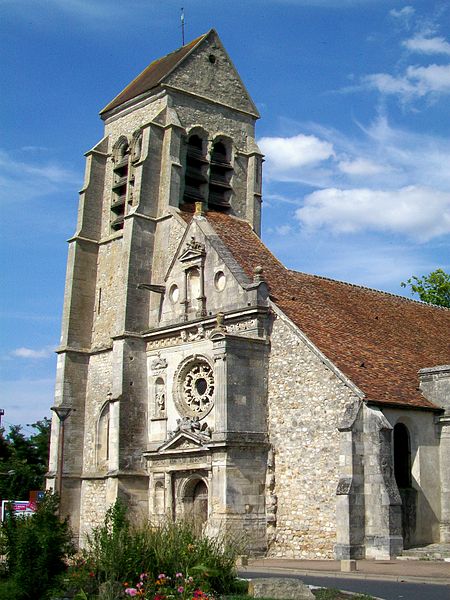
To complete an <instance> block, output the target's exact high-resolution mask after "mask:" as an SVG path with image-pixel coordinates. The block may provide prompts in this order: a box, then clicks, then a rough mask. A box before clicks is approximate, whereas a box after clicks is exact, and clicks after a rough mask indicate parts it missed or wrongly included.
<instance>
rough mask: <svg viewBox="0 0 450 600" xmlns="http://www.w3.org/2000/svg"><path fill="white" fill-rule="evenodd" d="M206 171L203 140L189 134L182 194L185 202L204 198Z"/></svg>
mask: <svg viewBox="0 0 450 600" xmlns="http://www.w3.org/2000/svg"><path fill="white" fill-rule="evenodd" d="M207 173H208V160H207V158H206V156H205V151H204V142H203V140H202V139H201V138H200V137H199V136H198V135H191V136H190V137H189V139H188V143H187V153H186V174H185V180H184V196H183V202H184V203H185V204H192V203H194V202H201V201H204V200H205V199H206V184H207V183H208V177H207Z"/></svg>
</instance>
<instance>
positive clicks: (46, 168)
mask: <svg viewBox="0 0 450 600" xmlns="http://www.w3.org/2000/svg"><path fill="white" fill-rule="evenodd" d="M181 6H183V7H184V10H185V15H186V17H185V18H186V21H185V23H186V41H189V40H191V39H193V38H195V37H197V36H198V35H200V34H202V33H204V32H206V31H208V30H209V29H210V28H211V27H214V28H216V29H217V31H218V33H219V35H220V37H221V39H222V41H223V43H224V45H225V47H226V49H227V50H228V52H229V54H230V56H231V58H232V60H233V62H234V63H235V65H236V67H237V69H238V71H239V73H240V75H241V77H242V79H243V81H244V83H245V84H246V86H247V88H248V90H249V92H250V94H251V96H252V98H253V99H254V101H255V102H256V104H257V106H258V108H259V110H260V112H261V117H262V118H261V120H260V121H259V123H258V129H257V132H258V135H257V137H258V140H259V143H260V146H261V148H262V150H263V151H264V153H265V155H266V162H265V178H264V205H263V206H264V208H263V211H264V212H263V239H264V241H265V242H266V244H267V245H268V246H269V247H270V248H271V249H272V251H273V252H274V253H275V254H276V255H277V256H278V257H279V258H280V259H281V260H283V262H284V263H285V264H286V265H287V266H289V267H291V268H293V269H297V270H300V271H306V272H311V273H316V274H321V275H325V276H328V277H333V278H336V279H342V280H345V281H350V282H353V283H356V284H362V285H367V286H370V287H375V288H378V289H382V290H386V291H390V292H393V293H400V294H407V292H406V291H405V290H404V289H402V288H401V287H400V285H399V284H400V282H401V281H404V280H405V279H407V278H408V277H410V276H411V275H412V274H415V275H421V274H424V273H428V272H430V271H431V270H434V269H435V268H437V267H442V268H444V269H446V270H449V269H450V256H449V254H450V253H449V246H450V118H449V110H448V106H449V96H450V30H449V29H450V26H449V24H450V2H449V1H436V2H434V1H432V0H422V1H417V2H414V1H411V2H397V1H396V0H392V1H389V0H386V1H384V0H236V1H234V0H227V1H219V0H177V1H173V0H164V1H163V0H158V1H154V0H145V1H144V0H126V1H124V0H121V1H113V0H0V23H1V24H0V49H1V56H2V59H1V70H0V82H1V94H0V108H1V115H2V118H1V120H0V181H1V184H2V185H1V188H0V189H1V202H2V205H3V209H2V217H3V218H2V223H1V226H0V230H1V256H2V258H3V261H2V286H1V307H0V318H1V324H0V327H1V333H2V335H1V345H0V368H1V381H0V390H1V399H0V408H4V409H5V417H4V423H5V424H6V425H7V424H9V423H22V424H24V425H25V429H27V428H26V424H27V423H31V422H33V421H35V420H36V419H39V418H42V417H43V416H44V415H48V414H49V413H50V411H49V407H50V406H51V405H52V404H53V388H54V377H55V355H54V352H53V351H54V348H56V347H57V345H58V340H59V331H60V318H61V310H62V300H63V291H64V277H65V263H66V255H67V245H66V243H65V240H67V239H68V238H69V237H70V236H71V235H72V234H73V232H74V230H75V222H76V212H77V204H78V190H79V189H80V188H81V184H82V180H83V173H84V158H83V153H84V152H85V151H87V150H88V149H89V148H91V147H92V146H93V145H94V144H95V143H96V142H97V141H98V140H99V139H100V138H101V137H102V122H101V120H100V119H99V117H98V112H99V111H100V110H101V109H102V108H103V107H104V106H105V105H106V104H107V103H108V102H109V101H110V100H111V99H112V98H113V97H114V96H116V95H117V93H118V92H120V91H121V90H122V89H123V88H124V87H125V86H126V85H127V84H128V83H129V82H130V81H131V80H132V79H133V78H134V77H135V76H136V75H137V74H138V73H139V72H140V71H142V70H143V69H144V68H145V67H146V66H147V65H148V64H149V63H150V62H151V61H152V60H153V59H155V58H157V57H159V56H163V55H164V54H166V53H168V52H170V51H172V50H174V49H176V48H177V47H179V46H180V45H181V29H180V8H181Z"/></svg>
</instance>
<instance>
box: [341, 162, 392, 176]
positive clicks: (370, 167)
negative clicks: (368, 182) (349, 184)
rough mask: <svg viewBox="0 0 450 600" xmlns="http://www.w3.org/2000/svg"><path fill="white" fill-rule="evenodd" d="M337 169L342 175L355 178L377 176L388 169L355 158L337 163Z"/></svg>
mask: <svg viewBox="0 0 450 600" xmlns="http://www.w3.org/2000/svg"><path fill="white" fill-rule="evenodd" d="M338 168H339V170H340V171H342V173H346V174H347V175H355V176H357V177H365V176H367V175H378V174H379V173H383V172H385V171H386V170H389V167H385V166H383V165H380V164H378V163H375V162H373V161H372V160H370V159H367V158H355V159H353V160H341V161H340V162H339V163H338Z"/></svg>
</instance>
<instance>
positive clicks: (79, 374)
mask: <svg viewBox="0 0 450 600" xmlns="http://www.w3.org/2000/svg"><path fill="white" fill-rule="evenodd" d="M100 116H101V118H102V120H103V121H104V125H105V131H104V137H103V138H102V139H101V140H100V141H99V142H98V143H97V144H96V145H95V146H94V147H93V148H92V149H91V150H90V151H88V152H87V153H86V173H85V180H84V185H83V188H82V190H81V192H80V202H79V212H78V223H77V227H76V232H75V234H74V236H73V237H72V238H71V239H70V240H69V254H68V263H67V275H66V289H65V299H64V309H63V321H62V333H61V340H60V347H59V349H58V366H57V381H56V393H55V407H60V406H62V407H68V408H70V409H71V412H70V416H69V418H67V419H66V420H65V422H64V429H63V430H64V431H65V436H64V440H62V436H61V431H62V428H61V423H60V422H59V421H58V417H57V414H54V421H53V424H52V439H51V450H50V465H49V475H48V487H53V488H54V489H61V512H62V514H67V515H70V517H71V522H72V527H73V529H74V531H75V532H77V533H79V534H80V536H81V537H82V535H83V533H84V532H85V531H86V530H88V529H89V527H90V526H92V525H93V524H96V523H98V522H100V521H101V519H102V518H103V515H104V512H105V510H106V508H107V506H108V505H109V504H110V503H112V502H113V501H114V500H115V499H116V498H117V497H120V496H124V497H126V498H127V500H128V501H129V503H130V504H131V505H132V506H133V507H134V510H135V511H136V512H137V513H140V514H143V515H147V514H148V511H149V503H148V487H149V481H148V479H149V475H148V473H147V471H146V469H145V464H144V463H145V461H144V460H143V450H145V449H146V448H147V445H148V438H149V433H148V398H149V393H150V392H149V389H148V385H149V383H148V382H149V377H150V375H151V374H149V373H148V361H147V355H146V351H147V345H146V340H145V335H144V334H145V332H146V331H148V330H149V329H151V328H154V327H157V326H158V322H159V321H158V318H159V317H158V307H159V306H160V304H161V295H162V294H163V293H164V288H163V285H162V284H163V282H164V277H165V274H166V272H167V270H168V269H169V266H170V263H171V261H172V259H173V256H174V254H175V252H176V251H177V248H179V246H180V243H181V240H182V238H183V235H184V233H185V230H186V222H187V220H186V219H187V216H188V215H190V214H191V215H192V213H193V212H194V206H195V203H196V202H201V203H202V206H203V207H204V209H205V210H210V211H215V212H218V213H226V214H229V215H235V216H236V217H239V218H241V219H243V220H245V221H247V222H248V223H249V224H250V225H251V227H252V228H253V230H254V231H255V232H256V233H257V234H259V232H260V220H261V164H262V155H261V153H260V151H259V149H258V146H257V144H256V142H255V121H256V120H257V119H258V118H259V115H258V111H257V109H256V107H255V105H254V103H253V101H252V100H251V98H250V96H249V94H248V92H247V91H246V89H245V87H244V85H243V83H242V81H241V79H240V77H239V75H238V73H237V71H236V69H235V67H234V66H233V64H232V62H231V60H230V58H229V56H228V54H227V52H226V51H225V49H224V47H223V45H222V43H221V41H220V39H219V37H218V35H217V33H216V32H215V31H214V30H211V31H209V32H208V33H206V34H205V35H202V36H200V37H199V38H197V39H195V40H193V41H192V42H191V43H189V44H187V45H185V46H183V47H181V48H180V49H178V50H176V51H175V52H172V53H171V54H168V55H167V56H165V57H163V58H160V59H158V60H156V61H154V62H152V63H151V64H150V65H149V66H148V67H147V68H146V69H145V70H144V71H143V72H142V73H141V74H140V75H138V77H136V78H135V79H134V80H133V81H132V82H131V83H130V84H129V85H128V86H127V87H126V88H125V89H124V90H123V91H122V92H121V93H120V94H119V95H118V96H116V98H114V99H113V100H112V101H111V102H110V103H109V104H108V105H107V106H106V107H105V108H104V109H103V110H102V111H101V113H100ZM190 273H191V272H190ZM193 273H194V271H193V270H192V273H191V274H190V275H189V276H190V277H191V278H193V277H194V275H193ZM143 288H144V289H143ZM157 379H158V381H157V382H156V384H155V385H156V386H158V385H159V386H160V392H158V394H159V396H158V398H159V399H158V402H159V403H160V408H161V411H162V413H164V410H165V399H164V392H163V391H161V390H162V387H161V386H162V383H161V382H164V378H163V377H159V378H157ZM202 381H203V380H202ZM205 381H206V380H205ZM199 385H200V384H199ZM202 385H203V383H202ZM155 389H156V388H155ZM158 389H159V388H158ZM161 394H162V395H161ZM62 441H64V448H62ZM61 461H62V462H61ZM58 477H59V479H60V481H58ZM195 486H197V487H195ZM195 486H193V487H192V498H193V500H192V502H193V503H194V504H195V503H197V504H201V498H203V494H204V488H203V487H201V485H200V483H199V482H197V483H196V484H195ZM198 498H200V500H198ZM197 504H195V505H197Z"/></svg>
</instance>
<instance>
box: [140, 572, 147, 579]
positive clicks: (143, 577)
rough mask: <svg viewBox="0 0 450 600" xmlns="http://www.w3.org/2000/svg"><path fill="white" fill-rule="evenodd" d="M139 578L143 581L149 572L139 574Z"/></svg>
mask: <svg viewBox="0 0 450 600" xmlns="http://www.w3.org/2000/svg"><path fill="white" fill-rule="evenodd" d="M139 579H140V580H141V581H143V580H144V579H147V573H141V574H140V575H139Z"/></svg>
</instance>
